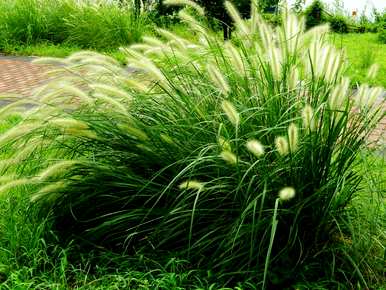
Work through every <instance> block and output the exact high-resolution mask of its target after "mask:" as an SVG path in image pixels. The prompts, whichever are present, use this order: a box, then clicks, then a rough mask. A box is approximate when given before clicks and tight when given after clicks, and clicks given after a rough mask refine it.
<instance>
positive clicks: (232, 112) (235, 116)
mask: <svg viewBox="0 0 386 290" xmlns="http://www.w3.org/2000/svg"><path fill="white" fill-rule="evenodd" d="M221 107H222V109H223V111H224V113H225V114H226V116H227V117H228V119H229V121H230V122H231V123H232V124H233V125H234V126H235V127H236V128H237V127H238V126H239V124H240V116H239V113H238V112H237V110H236V108H235V107H234V106H233V104H232V103H231V102H229V101H227V100H224V101H222V103H221Z"/></svg>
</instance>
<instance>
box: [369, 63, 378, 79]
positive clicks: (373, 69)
mask: <svg viewBox="0 0 386 290" xmlns="http://www.w3.org/2000/svg"><path fill="white" fill-rule="evenodd" d="M378 71H379V64H377V63H374V64H373V65H371V66H370V68H369V71H368V72H367V79H369V80H371V79H374V78H376V76H377V74H378Z"/></svg>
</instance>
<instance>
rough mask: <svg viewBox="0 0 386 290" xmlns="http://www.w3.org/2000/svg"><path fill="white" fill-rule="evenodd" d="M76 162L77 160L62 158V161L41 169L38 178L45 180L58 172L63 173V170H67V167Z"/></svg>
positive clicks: (57, 174)
mask: <svg viewBox="0 0 386 290" xmlns="http://www.w3.org/2000/svg"><path fill="white" fill-rule="evenodd" d="M77 163H78V162H76V161H73V160H63V161H60V162H57V163H55V164H54V165H51V166H50V167H48V168H47V169H45V170H44V171H42V172H41V173H40V174H39V179H40V180H47V179H49V178H52V177H56V176H59V175H60V174H63V173H64V172H66V171H67V169H69V168H71V167H72V166H74V165H75V164H77Z"/></svg>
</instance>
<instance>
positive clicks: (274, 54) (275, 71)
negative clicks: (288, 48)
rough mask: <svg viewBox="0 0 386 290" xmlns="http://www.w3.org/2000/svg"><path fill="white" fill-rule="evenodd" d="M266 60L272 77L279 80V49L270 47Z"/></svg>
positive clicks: (280, 58)
mask: <svg viewBox="0 0 386 290" xmlns="http://www.w3.org/2000/svg"><path fill="white" fill-rule="evenodd" d="M268 60H269V64H270V67H271V71H272V75H273V77H274V79H275V80H277V81H279V80H280V79H281V72H282V61H283V60H282V54H281V51H280V49H279V48H275V47H271V49H269V50H268Z"/></svg>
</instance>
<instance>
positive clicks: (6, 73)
mask: <svg viewBox="0 0 386 290" xmlns="http://www.w3.org/2000/svg"><path fill="white" fill-rule="evenodd" d="M32 60H33V58H28V57H8V56H0V93H16V94H20V95H23V96H29V95H30V93H31V91H32V89H34V88H35V87H37V86H39V85H40V84H42V83H43V82H44V81H45V77H44V72H45V71H46V70H47V67H46V66H44V65H36V64H32V63H31V61H32Z"/></svg>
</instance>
